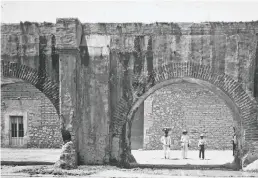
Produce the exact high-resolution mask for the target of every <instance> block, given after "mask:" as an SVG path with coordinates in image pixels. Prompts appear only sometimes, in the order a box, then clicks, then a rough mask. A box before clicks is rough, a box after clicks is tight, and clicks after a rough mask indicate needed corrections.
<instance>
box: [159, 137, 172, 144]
mask: <svg viewBox="0 0 258 178" xmlns="http://www.w3.org/2000/svg"><path fill="white" fill-rule="evenodd" d="M160 141H161V143H162V144H163V145H171V137H170V136H167V137H165V136H162V137H161V139H160Z"/></svg>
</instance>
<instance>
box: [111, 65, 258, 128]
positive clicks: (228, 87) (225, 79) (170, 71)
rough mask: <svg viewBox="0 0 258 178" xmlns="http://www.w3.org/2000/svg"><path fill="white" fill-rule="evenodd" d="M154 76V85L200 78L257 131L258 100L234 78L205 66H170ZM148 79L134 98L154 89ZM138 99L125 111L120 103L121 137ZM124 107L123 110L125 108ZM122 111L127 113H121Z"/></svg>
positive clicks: (142, 78)
mask: <svg viewBox="0 0 258 178" xmlns="http://www.w3.org/2000/svg"><path fill="white" fill-rule="evenodd" d="M152 74H153V76H154V79H155V81H154V85H156V84H158V83H160V82H162V81H165V80H169V79H175V78H180V77H189V78H196V79H200V80H203V81H206V82H208V83H210V84H212V85H214V86H216V87H217V88H219V89H220V90H221V91H222V92H224V93H225V94H226V95H227V96H228V97H229V98H230V99H231V100H232V101H233V102H234V103H235V105H236V106H237V108H238V110H239V114H240V117H241V120H243V124H244V125H245V124H248V123H249V124H250V123H253V125H254V126H253V127H256V126H257V127H258V123H257V102H256V101H255V99H254V98H252V97H250V96H249V95H248V94H247V93H246V92H245V90H244V89H243V88H242V86H241V85H240V84H239V83H238V82H237V81H235V80H234V79H233V78H232V77H230V76H229V75H227V74H225V73H217V72H215V71H214V69H213V68H211V67H210V66H209V65H201V64H197V63H194V62H186V63H179V62H178V63H169V64H166V65H162V66H159V67H156V68H154V69H153V72H152ZM148 77H149V76H148V75H146V74H143V75H141V76H140V77H139V76H137V82H138V83H140V84H141V85H139V86H137V87H134V88H133V89H134V96H137V97H138V98H139V97H140V96H141V95H143V94H144V93H142V91H144V92H147V91H148V90H149V89H150V88H151V87H152V86H151V87H147V85H148V83H147V82H146V81H147V79H148ZM137 97H136V98H135V100H134V102H133V103H132V104H127V105H126V107H125V104H124V103H125V102H126V101H124V100H123V99H120V100H119V102H118V105H117V108H116V111H115V115H116V117H117V118H120V121H122V122H117V123H119V124H116V126H115V127H117V128H118V129H117V133H121V130H122V127H123V125H124V124H125V123H126V122H127V120H128V117H124V116H125V115H127V114H128V113H129V112H130V110H131V107H132V106H133V105H134V103H136V102H137V100H138V98H137ZM122 106H123V107H122ZM121 107H122V108H123V109H121Z"/></svg>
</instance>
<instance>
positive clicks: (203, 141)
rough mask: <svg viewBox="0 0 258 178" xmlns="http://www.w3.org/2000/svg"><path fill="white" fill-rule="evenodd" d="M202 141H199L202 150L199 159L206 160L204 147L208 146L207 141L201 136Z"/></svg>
mask: <svg viewBox="0 0 258 178" xmlns="http://www.w3.org/2000/svg"><path fill="white" fill-rule="evenodd" d="M200 137H201V139H200V140H199V142H198V147H199V148H200V149H199V158H200V159H201V157H202V159H204V146H205V145H206V144H207V143H206V141H205V140H204V139H203V137H204V135H203V134H201V135H200Z"/></svg>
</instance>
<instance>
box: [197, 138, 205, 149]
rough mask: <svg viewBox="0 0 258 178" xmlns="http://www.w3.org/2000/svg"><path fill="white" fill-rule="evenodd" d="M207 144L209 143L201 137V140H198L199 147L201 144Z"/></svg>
mask: <svg viewBox="0 0 258 178" xmlns="http://www.w3.org/2000/svg"><path fill="white" fill-rule="evenodd" d="M206 144H207V143H206V140H204V139H200V140H199V142H198V147H199V146H200V145H206Z"/></svg>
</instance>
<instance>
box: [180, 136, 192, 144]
mask: <svg viewBox="0 0 258 178" xmlns="http://www.w3.org/2000/svg"><path fill="white" fill-rule="evenodd" d="M181 143H187V144H190V138H189V136H188V135H182V136H181Z"/></svg>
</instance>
